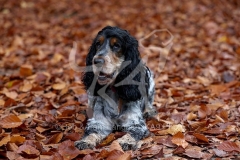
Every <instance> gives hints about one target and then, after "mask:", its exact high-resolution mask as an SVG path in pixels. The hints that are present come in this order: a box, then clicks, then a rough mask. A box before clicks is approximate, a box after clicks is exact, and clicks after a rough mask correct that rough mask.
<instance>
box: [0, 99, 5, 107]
mask: <svg viewBox="0 0 240 160" xmlns="http://www.w3.org/2000/svg"><path fill="white" fill-rule="evenodd" d="M4 104H5V101H4V100H3V99H0V107H3V106H4Z"/></svg>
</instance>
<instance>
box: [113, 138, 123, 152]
mask: <svg viewBox="0 0 240 160" xmlns="http://www.w3.org/2000/svg"><path fill="white" fill-rule="evenodd" d="M113 150H118V151H121V152H122V153H124V151H123V149H122V147H121V146H120V144H119V143H118V141H116V140H115V141H113V142H112V144H111V145H110V147H109V151H113Z"/></svg>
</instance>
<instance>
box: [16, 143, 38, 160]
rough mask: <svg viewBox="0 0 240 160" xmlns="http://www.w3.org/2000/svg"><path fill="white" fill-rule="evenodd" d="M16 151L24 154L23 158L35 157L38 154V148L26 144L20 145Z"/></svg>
mask: <svg viewBox="0 0 240 160" xmlns="http://www.w3.org/2000/svg"><path fill="white" fill-rule="evenodd" d="M17 153H18V154H20V155H22V156H24V157H25V158H36V157H38V156H39V155H40V152H39V150H37V149H36V148H34V147H33V146H31V145H26V144H23V145H21V146H20V147H19V148H18V150H17Z"/></svg>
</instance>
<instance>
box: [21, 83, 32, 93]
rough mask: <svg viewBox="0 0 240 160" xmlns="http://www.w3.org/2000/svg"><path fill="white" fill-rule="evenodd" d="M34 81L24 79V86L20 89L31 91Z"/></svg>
mask: <svg viewBox="0 0 240 160" xmlns="http://www.w3.org/2000/svg"><path fill="white" fill-rule="evenodd" d="M32 87H33V86H32V83H30V82H28V81H24V83H23V86H21V87H20V91H22V92H29V91H30V90H31V89H32Z"/></svg>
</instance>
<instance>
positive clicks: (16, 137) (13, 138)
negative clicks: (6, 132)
mask: <svg viewBox="0 0 240 160" xmlns="http://www.w3.org/2000/svg"><path fill="white" fill-rule="evenodd" d="M10 142H11V143H16V144H22V143H23V142H25V137H22V136H20V135H13V136H11V139H10Z"/></svg>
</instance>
